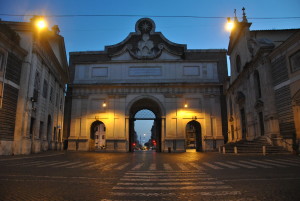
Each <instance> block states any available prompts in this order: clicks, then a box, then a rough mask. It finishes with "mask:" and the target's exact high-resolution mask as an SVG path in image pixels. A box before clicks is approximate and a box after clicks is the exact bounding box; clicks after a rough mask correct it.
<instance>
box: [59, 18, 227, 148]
mask: <svg viewBox="0 0 300 201" xmlns="http://www.w3.org/2000/svg"><path fill="white" fill-rule="evenodd" d="M70 77H71V83H70V85H69V86H68V93H67V103H66V105H67V107H66V114H67V115H66V122H67V123H66V125H67V124H70V127H69V128H66V127H65V129H66V131H67V132H68V136H67V137H68V150H93V149H95V143H94V142H95V138H94V135H95V127H96V126H99V125H104V126H103V127H105V141H104V142H105V150H107V151H120V152H126V151H133V144H134V133H135V130H134V121H135V120H136V118H135V115H136V113H137V112H139V111H141V110H143V109H147V110H150V111H152V112H153V113H154V114H155V117H154V118H153V120H154V122H155V123H154V125H155V128H152V130H153V129H155V133H156V139H155V140H156V148H157V150H158V151H167V150H171V151H174V152H182V151H185V150H186V149H187V140H190V139H189V137H187V132H186V131H187V130H190V129H187V126H188V127H189V128H191V127H195V129H194V132H195V134H194V135H193V136H192V138H193V139H197V142H195V140H194V141H193V143H194V145H191V146H194V148H196V149H197V150H199V151H201V150H204V151H207V150H212V149H214V148H216V147H217V146H219V145H222V144H223V143H224V136H223V133H224V132H225V133H227V130H226V128H227V124H226V107H223V109H222V107H221V105H222V104H223V105H226V104H225V99H224V97H223V82H224V81H225V80H226V77H227V63H226V50H213V49H212V50H189V49H187V48H186V45H181V44H176V43H173V42H170V41H169V40H167V39H166V38H165V37H164V36H163V35H162V33H160V32H155V24H154V22H153V21H152V20H151V19H149V18H142V19H140V20H139V21H138V22H137V23H136V26H135V32H133V33H130V34H129V35H128V37H127V38H126V39H125V40H124V41H122V42H120V43H118V44H116V45H112V46H106V47H105V50H104V51H94V52H72V53H70ZM224 108H225V110H224ZM222 116H223V117H224V118H222ZM96 130H97V129H96ZM190 141H191V140H190ZM190 141H189V143H190V144H192V142H190Z"/></svg>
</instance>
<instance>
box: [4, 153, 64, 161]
mask: <svg viewBox="0 0 300 201" xmlns="http://www.w3.org/2000/svg"><path fill="white" fill-rule="evenodd" d="M64 154H65V153H56V154H49V155H42V156H36V155H35V156H28V157H20V158H5V159H0V161H11V160H22V159H28V158H43V157H52V156H58V155H64Z"/></svg>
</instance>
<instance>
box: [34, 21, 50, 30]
mask: <svg viewBox="0 0 300 201" xmlns="http://www.w3.org/2000/svg"><path fill="white" fill-rule="evenodd" d="M36 26H37V27H38V28H39V29H40V30H42V29H44V28H45V27H46V26H47V23H46V21H45V20H44V19H38V20H37V22H36Z"/></svg>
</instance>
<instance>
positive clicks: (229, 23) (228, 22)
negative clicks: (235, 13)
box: [226, 17, 234, 31]
mask: <svg viewBox="0 0 300 201" xmlns="http://www.w3.org/2000/svg"><path fill="white" fill-rule="evenodd" d="M233 28H234V22H233V21H231V20H230V17H228V18H227V24H226V30H227V31H232V29H233Z"/></svg>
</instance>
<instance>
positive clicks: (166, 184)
mask: <svg viewBox="0 0 300 201" xmlns="http://www.w3.org/2000/svg"><path fill="white" fill-rule="evenodd" d="M221 184H224V182H222V181H202V182H163V183H160V182H159V183H157V182H155V183H149V182H146V183H144V182H139V183H138V184H137V183H135V182H134V183H130V182H126V183H118V184H117V185H120V186H135V185H138V186H148V185H149V186H180V185H182V186H192V185H221Z"/></svg>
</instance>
